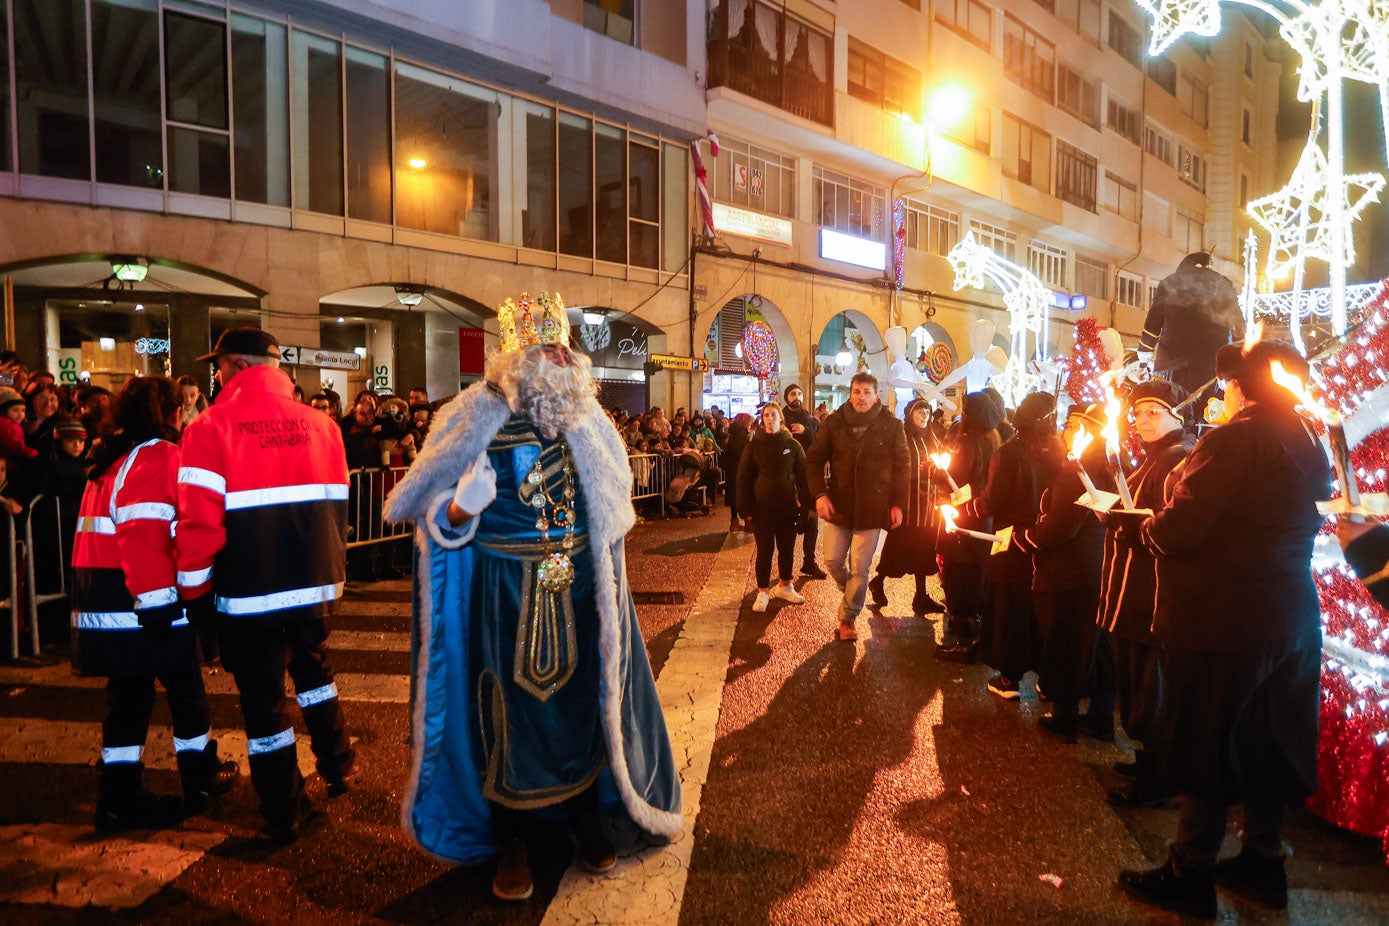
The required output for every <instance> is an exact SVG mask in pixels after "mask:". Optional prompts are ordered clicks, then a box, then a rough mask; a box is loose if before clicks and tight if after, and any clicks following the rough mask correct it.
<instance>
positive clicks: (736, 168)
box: [713, 138, 796, 219]
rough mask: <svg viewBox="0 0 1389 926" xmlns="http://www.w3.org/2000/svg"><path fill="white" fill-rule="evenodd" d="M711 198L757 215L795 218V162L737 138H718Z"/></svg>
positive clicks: (792, 159)
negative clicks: (752, 211) (768, 214)
mask: <svg viewBox="0 0 1389 926" xmlns="http://www.w3.org/2000/svg"><path fill="white" fill-rule="evenodd" d="M713 173H714V191H713V195H714V199H716V200H719V201H720V202H725V203H729V204H731V205H735V206H745V207H747V208H748V209H752V210H755V211H757V212H769V213H772V214H773V215H782V216H786V217H787V218H789V219H793V218H795V217H796V159H795V158H793V157H789V156H785V155H780V154H777V153H776V152H775V151H768V150H767V149H765V148H759V147H757V146H756V145H750V144H748V143H747V142H745V141H740V140H738V139H736V138H729V139H720V141H719V156H718V158H716V159H715V160H714V164H713Z"/></svg>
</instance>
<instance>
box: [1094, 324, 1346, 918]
mask: <svg viewBox="0 0 1389 926" xmlns="http://www.w3.org/2000/svg"><path fill="white" fill-rule="evenodd" d="M1273 361H1278V362H1279V363H1281V364H1282V365H1283V367H1284V368H1285V369H1287V370H1289V371H1290V372H1293V373H1295V374H1297V375H1298V376H1300V377H1302V378H1303V379H1304V380H1305V379H1306V377H1307V373H1308V366H1307V362H1306V361H1305V360H1303V359H1302V357H1301V356H1300V355H1299V354H1298V353H1297V351H1296V350H1294V349H1293V347H1292V346H1291V345H1289V344H1286V343H1282V342H1272V341H1264V342H1261V343H1259V344H1256V345H1255V346H1254V347H1253V348H1251V349H1250V351H1249V353H1248V354H1246V355H1245V358H1244V361H1243V363H1242V364H1241V365H1240V369H1239V372H1238V375H1237V378H1238V380H1239V384H1240V389H1241V391H1242V392H1243V393H1244V397H1245V400H1246V403H1247V404H1246V406H1245V407H1244V408H1243V409H1242V410H1241V411H1240V412H1239V413H1237V414H1236V415H1235V416H1234V417H1233V418H1232V419H1231V420H1230V422H1229V423H1228V424H1225V425H1222V426H1221V427H1219V428H1216V429H1215V430H1213V431H1210V432H1208V433H1207V434H1206V435H1205V436H1204V437H1202V438H1201V440H1200V441H1198V442H1197V444H1196V446H1195V448H1194V449H1193V450H1192V451H1191V455H1190V456H1189V457H1188V458H1187V461H1186V464H1185V466H1184V467H1183V469H1182V471H1181V477H1180V479H1179V480H1178V481H1177V483H1176V484H1175V485H1174V486H1173V487H1172V491H1171V492H1170V501H1169V503H1168V506H1167V508H1165V509H1163V510H1162V511H1159V512H1158V513H1157V514H1156V515H1154V516H1153V517H1152V518H1150V519H1148V520H1146V521H1144V522H1143V524H1142V526H1141V527H1140V532H1141V534H1142V537H1143V541H1144V543H1145V544H1146V545H1147V547H1148V549H1150V550H1151V551H1152V552H1153V553H1154V554H1155V555H1156V556H1157V569H1158V572H1157V575H1158V583H1157V608H1156V612H1155V614H1154V618H1153V631H1154V633H1155V634H1156V635H1157V638H1158V640H1159V642H1160V643H1161V644H1162V648H1163V651H1162V660H1163V662H1162V668H1163V700H1164V707H1163V712H1164V719H1165V723H1164V726H1165V727H1166V728H1167V730H1168V731H1169V732H1170V739H1169V740H1168V741H1167V742H1166V743H1165V746H1164V756H1163V759H1164V764H1165V765H1167V766H1168V768H1169V770H1170V772H1171V774H1172V775H1173V778H1172V781H1173V783H1174V784H1176V785H1177V787H1178V788H1179V789H1180V791H1181V811H1180V817H1179V819H1178V823H1177V838H1176V841H1175V842H1174V844H1173V846H1172V851H1171V854H1170V855H1169V856H1168V859H1167V861H1166V862H1164V863H1163V865H1162V866H1161V867H1159V868H1155V869H1153V870H1151V871H1144V872H1138V871H1124V872H1121V873H1120V875H1119V886H1120V887H1121V888H1122V889H1123V890H1124V891H1125V892H1126V893H1128V894H1129V895H1130V896H1132V897H1135V898H1137V899H1139V900H1141V901H1143V902H1145V903H1150V904H1154V905H1157V906H1161V907H1165V908H1167V909H1171V910H1176V911H1179V912H1182V913H1186V914H1188V915H1193V916H1202V917H1205V918H1207V919H1214V918H1215V916H1216V901H1215V886H1214V882H1215V881H1219V882H1220V883H1221V884H1223V885H1225V886H1226V887H1227V888H1229V889H1231V890H1233V891H1234V892H1236V893H1239V894H1242V895H1245V896H1248V897H1250V898H1252V899H1254V900H1256V901H1259V902H1261V903H1263V904H1265V905H1267V906H1271V907H1275V908H1281V907H1285V906H1286V905H1287V902H1288V885H1287V878H1286V875H1285V873H1284V870H1283V859H1284V850H1283V837H1282V824H1283V817H1284V814H1285V811H1286V807H1287V805H1288V804H1290V803H1295V802H1298V801H1301V800H1302V799H1304V798H1306V797H1307V796H1308V795H1310V794H1311V793H1312V792H1313V791H1314V790H1316V785H1317V719H1318V709H1319V706H1320V701H1321V691H1320V681H1321V645H1322V641H1321V623H1320V618H1319V614H1320V609H1319V606H1318V601H1317V590H1316V586H1315V585H1314V584H1313V581H1312V569H1311V560H1312V546H1313V542H1314V540H1315V539H1316V535H1317V531H1318V529H1319V528H1320V527H1321V523H1322V517H1321V515H1320V514H1318V513H1317V507H1316V503H1317V502H1318V501H1319V500H1324V499H1326V498H1327V497H1329V495H1330V482H1331V470H1330V467H1329V466H1328V464H1327V461H1326V455H1325V453H1324V451H1323V450H1322V446H1321V444H1320V442H1319V441H1318V440H1317V438H1316V436H1315V434H1314V433H1313V431H1312V429H1311V428H1310V427H1309V426H1308V424H1307V422H1306V421H1304V420H1303V419H1302V418H1301V417H1300V416H1299V415H1298V414H1297V412H1296V411H1295V410H1294V403H1295V402H1296V400H1295V399H1294V398H1293V397H1292V396H1291V395H1290V394H1289V393H1288V392H1287V391H1286V390H1284V389H1283V388H1281V387H1280V386H1278V385H1277V384H1275V383H1274V382H1273V377H1272V374H1271V372H1270V364H1271V363H1272V362H1273ZM1230 804H1242V805H1243V806H1244V840H1243V841H1244V845H1243V849H1242V851H1241V852H1240V854H1239V855H1238V856H1237V857H1235V858H1232V859H1226V860H1225V861H1222V862H1220V863H1219V864H1217V862H1216V856H1217V853H1218V852H1219V850H1220V843H1221V840H1222V839H1223V838H1224V836H1225V825H1226V815H1227V811H1228V807H1229V805H1230Z"/></svg>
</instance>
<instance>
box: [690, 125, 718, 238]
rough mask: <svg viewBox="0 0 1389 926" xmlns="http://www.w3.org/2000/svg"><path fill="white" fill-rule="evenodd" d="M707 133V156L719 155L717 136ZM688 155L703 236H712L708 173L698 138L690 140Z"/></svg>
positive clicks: (712, 218) (712, 213)
mask: <svg viewBox="0 0 1389 926" xmlns="http://www.w3.org/2000/svg"><path fill="white" fill-rule="evenodd" d="M708 134H709V156H710V157H715V158H716V157H718V156H719V137H718V136H717V135H715V134H714V133H713V132H710V133H708ZM690 156H691V158H693V160H694V174H695V195H696V197H697V198H698V199H699V215H700V219H701V220H702V222H703V228H704V235H703V237H705V238H713V237H714V203H713V200H711V199H710V198H709V173H708V171H706V170H705V169H704V158H703V157H702V156H701V155H700V153H699V139H695V140H694V141H692V142H690Z"/></svg>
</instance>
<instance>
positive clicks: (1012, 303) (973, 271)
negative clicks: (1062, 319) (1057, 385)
mask: <svg viewBox="0 0 1389 926" xmlns="http://www.w3.org/2000/svg"><path fill="white" fill-rule="evenodd" d="M945 259H946V260H948V261H950V267H951V269H952V270H954V271H955V283H954V286H955V290H956V291H957V292H958V291H959V290H962V289H964V288H965V287H966V286H971V287H973V288H975V289H983V288H984V286H985V283H986V282H988V283H992V284H993V285H994V286H996V287H998V289H999V290H1000V291H1002V293H1003V305H1004V307H1005V308H1007V310H1008V329H1009V330H1008V335H1009V350H1008V365H1007V366H1006V367H1004V369H1003V372H1002V373H1000V374H999V375H998V376H995V377H994V378H993V380H992V384H993V386H994V388H996V389H998V391H999V392H1000V393H1001V394H1002V395H1003V400H1004V402H1006V403H1007V404H1008V405H1010V406H1013V407H1016V406H1017V404H1018V403H1019V402H1021V401H1022V399H1023V397H1024V396H1026V395H1027V394H1028V393H1029V392H1035V391H1036V390H1037V389H1039V388H1042V385H1043V383H1042V376H1040V375H1038V374H1037V373H1036V372H1033V371H1030V370H1029V369H1028V358H1029V357H1031V356H1032V354H1033V353H1034V352H1035V353H1036V356H1037V361H1038V362H1039V363H1043V362H1045V361H1046V360H1047V334H1048V327H1049V325H1050V322H1051V290H1049V289H1047V287H1046V284H1044V283H1043V282H1042V281H1041V280H1040V279H1038V277H1037V275H1036V274H1035V273H1033V272H1032V271H1030V270H1028V269H1027V268H1026V267H1020V266H1018V265H1017V264H1015V263H1013V262H1012V261H1009V260H1005V259H1004V258H1002V257H999V256H998V255H997V254H995V253H994V252H993V251H991V250H990V249H989V248H986V247H984V246H983V245H982V244H980V243H979V242H977V241H975V240H974V233H973V232H967V233H966V234H965V236H964V238H963V239H961V240H960V243H959V244H957V245H955V246H954V247H953V248H951V249H950V253H949V254H947V255H946V258H945ZM1028 334H1031V335H1032V343H1033V349H1032V350H1029V348H1028V339H1027V336H1028Z"/></svg>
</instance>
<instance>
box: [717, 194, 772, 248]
mask: <svg viewBox="0 0 1389 926" xmlns="http://www.w3.org/2000/svg"><path fill="white" fill-rule="evenodd" d="M714 229H715V230H716V231H721V232H724V233H726V234H729V235H737V236H739V237H740V238H752V239H754V240H756V241H766V242H767V243H769V244H779V245H781V246H783V247H788V248H789V247H790V246H791V220H790V219H783V218H780V217H778V216H775V215H766V214H764V213H761V212H753V211H752V210H751V209H738V208H736V207H734V206H729V205H726V204H724V203H714Z"/></svg>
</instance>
